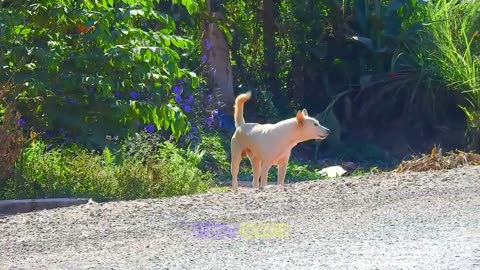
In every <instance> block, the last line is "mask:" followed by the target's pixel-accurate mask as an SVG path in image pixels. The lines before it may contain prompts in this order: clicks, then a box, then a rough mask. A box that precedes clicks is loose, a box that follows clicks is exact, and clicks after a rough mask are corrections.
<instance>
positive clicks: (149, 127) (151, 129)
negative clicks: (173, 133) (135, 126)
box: [143, 124, 155, 133]
mask: <svg viewBox="0 0 480 270" xmlns="http://www.w3.org/2000/svg"><path fill="white" fill-rule="evenodd" d="M143 130H145V131H146V132H148V133H153V132H155V126H154V125H152V124H150V125H146V126H145V127H144V128H143Z"/></svg>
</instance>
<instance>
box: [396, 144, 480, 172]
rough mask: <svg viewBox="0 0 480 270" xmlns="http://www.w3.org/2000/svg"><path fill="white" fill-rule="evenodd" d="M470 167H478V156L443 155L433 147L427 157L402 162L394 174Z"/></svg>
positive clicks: (469, 154) (452, 152) (462, 154)
mask: <svg viewBox="0 0 480 270" xmlns="http://www.w3.org/2000/svg"><path fill="white" fill-rule="evenodd" d="M471 165H480V154H476V153H471V152H470V153H467V152H462V151H458V150H457V151H450V152H447V153H445V154H443V153H442V150H441V148H438V147H434V148H433V149H432V151H431V153H430V154H429V155H426V154H422V155H420V156H413V157H412V159H411V160H405V161H403V162H402V163H401V164H400V165H399V166H398V167H397V168H396V169H395V170H394V172H397V173H401V172H425V171H432V170H446V169H453V168H457V167H462V166H471Z"/></svg>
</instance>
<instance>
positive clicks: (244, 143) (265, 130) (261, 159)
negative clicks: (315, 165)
mask: <svg viewBox="0 0 480 270" xmlns="http://www.w3.org/2000/svg"><path fill="white" fill-rule="evenodd" d="M251 96H252V94H251V92H247V93H244V94H241V95H239V96H238V97H237V98H236V99H235V114H234V117H235V128H236V130H235V133H234V134H233V136H232V140H231V152H232V153H231V154H232V155H231V158H232V161H231V173H232V188H233V191H234V192H237V191H238V179H237V176H238V170H239V167H240V162H241V160H242V158H243V157H245V156H248V158H249V159H250V163H251V164H252V169H253V181H252V186H253V187H255V188H259V179H260V177H261V185H260V189H263V188H264V187H265V186H266V185H267V176H268V171H269V170H270V168H271V167H272V165H277V166H278V179H277V185H283V184H284V180H285V174H286V172H287V164H288V160H289V158H290V151H291V150H292V148H293V147H294V146H295V145H297V144H298V143H300V142H304V141H308V140H312V139H317V140H323V139H325V138H326V137H327V136H328V134H329V133H330V130H329V129H328V128H326V127H323V126H321V125H320V123H319V122H318V121H317V120H316V119H315V118H312V117H309V116H308V113H307V110H305V109H303V111H298V112H297V116H296V117H293V118H290V119H286V120H283V121H280V122H278V123H276V124H258V123H245V119H244V118H243V105H244V103H245V102H246V101H247V100H249V99H250V97H251Z"/></svg>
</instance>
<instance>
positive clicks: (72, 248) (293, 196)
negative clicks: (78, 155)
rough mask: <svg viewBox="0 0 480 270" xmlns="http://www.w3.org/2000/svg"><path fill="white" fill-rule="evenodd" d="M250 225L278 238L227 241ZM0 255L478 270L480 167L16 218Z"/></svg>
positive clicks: (91, 264) (0, 227) (119, 263)
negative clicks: (277, 231) (269, 227)
mask: <svg viewBox="0 0 480 270" xmlns="http://www.w3.org/2000/svg"><path fill="white" fill-rule="evenodd" d="M201 222H210V223H217V225H218V224H219V223H222V224H226V225H228V227H229V228H230V229H232V228H233V233H232V230H231V231H230V233H226V232H224V233H225V234H221V233H220V232H219V231H217V233H218V234H217V235H216V237H214V236H213V235H212V234H213V233H212V231H210V233H211V234H210V235H208V234H204V235H200V236H199V235H198V231H196V230H198V227H197V226H195V224H199V223H201ZM252 222H259V223H260V224H265V223H262V222H270V223H271V224H272V223H273V224H287V225H286V226H287V227H286V234H285V235H283V236H284V237H283V238H281V239H279V238H269V237H272V236H271V235H269V234H268V233H267V234H264V235H263V237H264V238H261V236H260V235H255V234H253V232H250V233H251V234H250V235H247V234H245V231H235V228H244V227H242V226H244V224H245V223H252ZM224 227H225V226H224ZM217 228H218V226H217ZM0 251H1V252H0V269H480V167H479V166H475V167H464V168H457V169H453V170H448V171H430V172H423V173H402V174H396V173H385V174H380V175H364V176H358V177H348V178H337V179H329V180H321V181H309V182H302V183H295V184H289V185H287V186H286V188H285V189H280V188H277V187H275V186H273V187H268V188H267V189H266V190H265V191H261V192H259V191H255V190H253V189H251V188H245V187H244V188H241V190H240V192H239V194H233V193H231V192H226V193H207V194H198V195H194V196H182V197H174V198H164V199H157V200H138V201H121V202H109V203H102V204H96V203H92V204H88V205H81V206H72V207H68V208H60V209H52V210H44V211H39V212H33V213H26V214H19V215H14V216H8V217H6V218H2V219H0Z"/></svg>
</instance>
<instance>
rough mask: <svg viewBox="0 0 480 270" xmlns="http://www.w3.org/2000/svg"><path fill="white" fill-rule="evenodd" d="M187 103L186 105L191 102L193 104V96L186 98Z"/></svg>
mask: <svg viewBox="0 0 480 270" xmlns="http://www.w3.org/2000/svg"><path fill="white" fill-rule="evenodd" d="M187 102H188V103H192V102H193V95H190V96H189V97H188V98H187Z"/></svg>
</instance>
